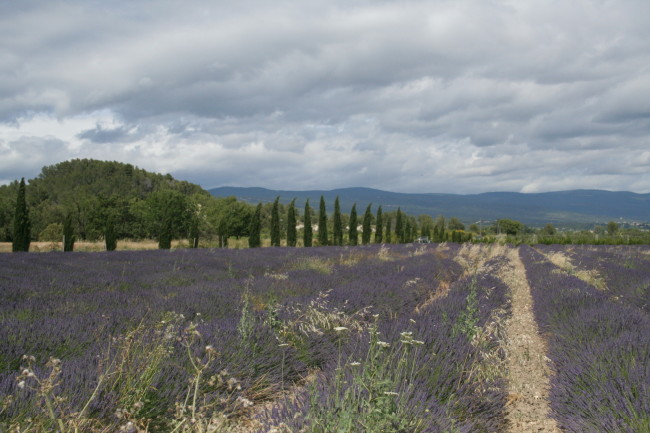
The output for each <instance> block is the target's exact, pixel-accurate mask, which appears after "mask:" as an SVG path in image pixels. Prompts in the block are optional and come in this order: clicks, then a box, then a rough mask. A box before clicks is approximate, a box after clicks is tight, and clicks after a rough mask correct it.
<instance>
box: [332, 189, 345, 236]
mask: <svg viewBox="0 0 650 433" xmlns="http://www.w3.org/2000/svg"><path fill="white" fill-rule="evenodd" d="M332 244H334V245H343V223H342V222H341V205H340V204H339V197H338V196H336V200H334V230H333V235H332Z"/></svg>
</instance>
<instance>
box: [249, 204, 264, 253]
mask: <svg viewBox="0 0 650 433" xmlns="http://www.w3.org/2000/svg"><path fill="white" fill-rule="evenodd" d="M261 232H262V203H258V205H257V207H256V208H255V212H254V213H253V216H252V218H251V222H250V226H249V228H248V246H249V247H250V248H259V247H260V246H262V240H261V237H260V235H261Z"/></svg>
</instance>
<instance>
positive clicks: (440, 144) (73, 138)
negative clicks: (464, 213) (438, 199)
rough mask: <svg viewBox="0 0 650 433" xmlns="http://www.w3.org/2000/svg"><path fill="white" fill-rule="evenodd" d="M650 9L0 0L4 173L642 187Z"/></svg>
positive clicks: (426, 186) (628, 0)
mask: <svg viewBox="0 0 650 433" xmlns="http://www.w3.org/2000/svg"><path fill="white" fill-rule="evenodd" d="M649 12H650V3H648V2H646V1H643V0H623V1H619V2H609V1H602V0H578V1H575V2H564V3H557V2H554V3H549V2H543V1H539V0H518V1H506V0H489V1H484V0H458V1H454V2H449V1H443V0H431V1H427V0H422V1H416V0H414V1H408V2H394V1H381V2H377V1H362V0H359V1H352V2H336V1H328V2H325V1H305V2H300V3H299V4H296V3H295V2H288V1H278V2H261V1H258V0H246V1H242V2H237V3H232V2H213V1H210V2H208V1H207V0H206V1H200V0H199V1H196V2H193V3H192V4H191V5H190V4H187V3H186V2H180V1H176V0H170V1H165V2H154V3H152V2H143V1H130V2H120V1H118V2H110V3H106V2H95V1H89V2H86V1H84V2H81V1H53V2H48V3H45V4H44V3H42V2H38V1H25V2H8V3H4V4H2V5H1V6H0V41H2V42H0V153H1V154H2V156H3V162H1V163H0V178H2V179H11V178H16V177H21V176H26V177H29V176H34V175H36V174H37V173H38V170H39V169H40V166H42V165H48V164H53V163H56V162H59V161H61V160H65V159H69V158H75V157H93V158H101V159H111V160H120V161H125V162H130V163H133V164H136V165H139V166H141V167H143V168H146V169H149V170H156V171H162V172H171V173H172V174H175V175H177V176H179V177H184V178H187V179H188V180H191V181H196V182H201V183H202V184H203V185H204V186H206V187H212V186H218V185H225V184H229V185H245V186H254V185H258V186H267V187H273V188H283V189H307V188H319V189H327V188H335V187H344V186H355V185H361V186H370V187H379V188H385V189H389V190H395V191H414V192H415V191H426V192H482V191H488V190H514V191H520V190H523V191H545V190H552V189H571V188H604V189H630V190H634V191H637V192H649V191H650V179H648V175H647V174H646V173H647V168H648V158H647V155H645V153H644V152H646V153H647V148H648V145H649V144H650V143H648V138H647V137H649V136H650V134H649V132H650V105H648V101H650V79H649V78H648V77H650V72H649V70H648V66H647V65H649V64H650V28H649V27H648V26H647V20H646V19H645V17H647V16H648V13H649ZM644 155H645V156H644Z"/></svg>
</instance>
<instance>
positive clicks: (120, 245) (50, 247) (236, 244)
mask: <svg viewBox="0 0 650 433" xmlns="http://www.w3.org/2000/svg"><path fill="white" fill-rule="evenodd" d="M189 246H190V245H189V242H188V241H187V240H185V239H182V240H176V241H172V249H178V248H189ZM216 246H217V245H216V244H215V243H214V242H205V241H202V242H200V244H199V247H200V248H213V247H216ZM228 248H231V249H242V248H248V239H247V238H241V239H235V238H231V239H229V240H228ZM156 249H158V241H155V240H153V239H144V240H138V241H136V240H130V239H125V240H119V241H117V251H133V250H137V251H140V250H156ZM105 250H106V245H105V244H104V241H97V242H89V241H77V242H75V243H74V251H81V252H98V251H105ZM52 251H63V243H61V242H32V243H31V244H30V245H29V252H33V253H49V252H52ZM10 252H11V242H0V253H10Z"/></svg>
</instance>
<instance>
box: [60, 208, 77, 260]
mask: <svg viewBox="0 0 650 433" xmlns="http://www.w3.org/2000/svg"><path fill="white" fill-rule="evenodd" d="M74 241H75V236H74V228H73V227H72V214H67V215H66V216H65V218H64V219H63V251H72V250H73V249H74Z"/></svg>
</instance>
